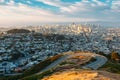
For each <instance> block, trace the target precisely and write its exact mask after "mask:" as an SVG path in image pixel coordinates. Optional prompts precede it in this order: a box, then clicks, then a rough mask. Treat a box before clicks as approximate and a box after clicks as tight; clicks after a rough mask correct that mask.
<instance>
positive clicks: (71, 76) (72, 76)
mask: <svg viewBox="0 0 120 80" xmlns="http://www.w3.org/2000/svg"><path fill="white" fill-rule="evenodd" d="M119 78H120V75H119V74H113V73H109V72H106V71H93V70H80V69H79V70H72V69H71V70H66V71H62V72H56V73H54V74H52V75H51V76H47V77H45V78H43V79H42V80H119Z"/></svg>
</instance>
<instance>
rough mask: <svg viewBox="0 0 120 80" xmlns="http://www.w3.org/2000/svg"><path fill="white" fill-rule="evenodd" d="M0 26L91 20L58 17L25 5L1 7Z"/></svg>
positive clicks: (87, 19) (86, 19) (49, 12)
mask: <svg viewBox="0 0 120 80" xmlns="http://www.w3.org/2000/svg"><path fill="white" fill-rule="evenodd" d="M0 13H1V15H0V25H18V24H28V25H29V24H32V23H33V24H34V23H41V22H45V23H47V22H74V21H76V22H78V21H91V20H94V21H95V20H96V19H89V18H70V17H67V16H64V15H57V14H55V13H53V12H51V11H47V10H44V9H41V8H35V7H30V6H27V5H24V4H21V3H19V4H14V6H13V4H12V5H11V4H8V5H4V6H2V5H0Z"/></svg>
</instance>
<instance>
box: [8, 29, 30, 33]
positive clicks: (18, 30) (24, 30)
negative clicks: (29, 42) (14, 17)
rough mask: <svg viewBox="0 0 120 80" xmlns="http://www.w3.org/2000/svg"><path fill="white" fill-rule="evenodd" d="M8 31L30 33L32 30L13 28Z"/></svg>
mask: <svg viewBox="0 0 120 80" xmlns="http://www.w3.org/2000/svg"><path fill="white" fill-rule="evenodd" d="M7 33H30V31H29V30H26V29H11V30H8V31H7Z"/></svg>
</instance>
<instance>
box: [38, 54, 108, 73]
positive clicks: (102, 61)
mask: <svg viewBox="0 0 120 80" xmlns="http://www.w3.org/2000/svg"><path fill="white" fill-rule="evenodd" d="M78 55H83V56H92V57H94V58H95V59H96V61H94V62H91V63H89V64H87V65H85V66H83V68H91V69H94V70H96V69H98V68H99V67H101V66H102V65H104V64H105V63H106V62H107V58H106V57H104V56H102V55H98V54H95V53H81V54H73V55H64V56H63V57H61V58H60V59H58V60H56V61H54V62H53V63H51V64H50V65H49V66H47V67H46V68H44V69H43V70H42V71H40V72H39V73H41V72H44V71H47V70H50V69H51V68H54V67H55V66H57V65H58V64H60V63H61V62H62V61H64V60H66V59H68V58H70V57H73V56H78ZM39 73H37V74H39Z"/></svg>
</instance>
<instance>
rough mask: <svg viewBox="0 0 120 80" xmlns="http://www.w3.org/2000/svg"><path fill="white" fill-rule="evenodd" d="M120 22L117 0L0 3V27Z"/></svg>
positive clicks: (5, 0) (2, 0)
mask: <svg viewBox="0 0 120 80" xmlns="http://www.w3.org/2000/svg"><path fill="white" fill-rule="evenodd" d="M90 21H109V22H120V0H0V26H10V25H35V24H39V23H59V22H90Z"/></svg>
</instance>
